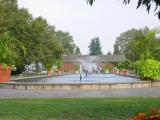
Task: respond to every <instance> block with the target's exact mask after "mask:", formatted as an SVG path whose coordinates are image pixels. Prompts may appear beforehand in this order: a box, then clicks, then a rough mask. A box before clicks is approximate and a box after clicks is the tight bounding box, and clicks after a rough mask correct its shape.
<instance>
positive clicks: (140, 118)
mask: <svg viewBox="0 0 160 120" xmlns="http://www.w3.org/2000/svg"><path fill="white" fill-rule="evenodd" d="M149 112H150V113H148V114H146V113H144V112H139V113H138V114H137V115H136V116H135V117H133V118H132V119H131V120H160V110H159V109H158V108H150V109H149Z"/></svg>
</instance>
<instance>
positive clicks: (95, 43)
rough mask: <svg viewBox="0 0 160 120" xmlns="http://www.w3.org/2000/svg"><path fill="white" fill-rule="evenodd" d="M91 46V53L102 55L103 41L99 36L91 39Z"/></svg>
mask: <svg viewBox="0 0 160 120" xmlns="http://www.w3.org/2000/svg"><path fill="white" fill-rule="evenodd" d="M88 48H89V55H101V54H102V51H101V43H100V40H99V38H98V37H95V38H93V39H91V42H90V45H89V46H88Z"/></svg>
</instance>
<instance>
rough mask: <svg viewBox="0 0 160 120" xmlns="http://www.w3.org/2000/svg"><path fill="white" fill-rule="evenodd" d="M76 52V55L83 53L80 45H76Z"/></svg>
mask: <svg viewBox="0 0 160 120" xmlns="http://www.w3.org/2000/svg"><path fill="white" fill-rule="evenodd" d="M74 54H75V55H81V51H80V49H79V47H78V46H77V47H76V49H75V52H74Z"/></svg>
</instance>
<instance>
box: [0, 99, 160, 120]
mask: <svg viewBox="0 0 160 120" xmlns="http://www.w3.org/2000/svg"><path fill="white" fill-rule="evenodd" d="M150 107H158V108H160V97H149V98H146V97H129V98H79V99H78V98H66V99H2V100H0V120H128V119H129V118H130V117H132V116H134V115H135V113H137V112H139V111H147V110H148V108H150Z"/></svg>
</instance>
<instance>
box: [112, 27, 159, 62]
mask: <svg viewBox="0 0 160 120" xmlns="http://www.w3.org/2000/svg"><path fill="white" fill-rule="evenodd" d="M157 33H158V31H157V30H149V29H148V28H147V27H146V28H144V29H142V30H141V29H139V30H135V29H132V30H129V31H127V32H124V33H122V34H121V35H120V36H119V37H118V38H117V40H116V42H115V45H114V46H116V49H114V53H116V52H119V53H120V54H124V55H125V56H126V58H128V59H129V60H131V61H136V60H140V59H141V60H146V59H149V58H152V59H153V58H154V59H158V58H159V55H158V54H157V52H158V51H160V49H159V47H158V46H160V41H159V40H157V38H156V34H157ZM117 48H118V49H117ZM158 53H159V52H158Z"/></svg>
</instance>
